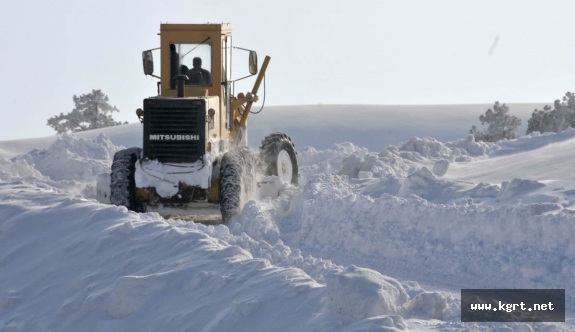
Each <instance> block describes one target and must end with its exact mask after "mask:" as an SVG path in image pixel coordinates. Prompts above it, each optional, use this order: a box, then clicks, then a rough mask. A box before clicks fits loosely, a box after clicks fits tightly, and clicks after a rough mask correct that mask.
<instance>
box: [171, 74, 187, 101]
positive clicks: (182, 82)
mask: <svg viewBox="0 0 575 332" xmlns="http://www.w3.org/2000/svg"><path fill="white" fill-rule="evenodd" d="M174 80H176V89H177V90H178V98H182V97H183V96H184V86H186V81H187V80H188V76H187V75H183V74H178V75H176V76H174Z"/></svg>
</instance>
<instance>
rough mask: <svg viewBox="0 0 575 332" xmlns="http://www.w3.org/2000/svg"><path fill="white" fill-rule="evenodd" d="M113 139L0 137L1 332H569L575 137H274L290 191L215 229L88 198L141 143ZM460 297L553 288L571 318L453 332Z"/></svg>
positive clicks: (122, 134) (274, 188) (136, 136)
mask: <svg viewBox="0 0 575 332" xmlns="http://www.w3.org/2000/svg"><path fill="white" fill-rule="evenodd" d="M309 108H310V107H301V109H298V108H297V107H296V108H295V111H296V112H298V111H306V112H307V111H309ZM322 108H326V109H327V108H328V106H322ZM511 110H512V113H513V108H511ZM337 111H338V112H341V113H342V114H343V113H345V112H346V111H347V109H345V108H341V109H337ZM480 113H481V112H479V113H478V114H480ZM429 116H430V117H432V115H429ZM254 118H255V117H254ZM312 120H313V117H312ZM392 120H393V118H392V119H391V120H389V121H388V122H387V123H386V126H393V121H392ZM314 121H315V120H314ZM253 122H255V121H253ZM253 122H252V123H250V125H254V124H253ZM330 125H334V124H333V123H332V124H325V123H323V124H322V126H324V127H323V128H326V129H327V128H329V126H330ZM469 125H470V124H469ZM309 126H310V129H309V131H308V132H307V135H308V136H307V137H311V135H312V130H313V126H312V124H309ZM334 126H335V125H334ZM450 126H452V123H450V122H449V121H445V127H444V129H445V130H451V128H449V127H450ZM122 127H124V128H122V129H118V128H116V127H114V128H106V129H102V130H97V131H94V132H85V133H81V134H78V135H62V136H58V137H56V136H54V137H49V138H42V139H29V140H24V141H16V142H15V141H7V142H0V150H1V151H2V156H3V157H2V158H1V159H0V275H1V276H2V277H1V278H0V331H98V332H104V331H136V330H138V331H139V330H152V331H198V330H200V331H230V330H236V331H248V330H250V331H251V330H255V331H264V330H265V331H309V330H319V331H366V330H369V331H372V330H373V331H401V330H415V331H429V330H437V331H440V330H441V331H458V330H468V331H492V330H502V331H503V330H506V331H533V330H537V331H554V330H567V329H573V328H574V327H575V326H574V322H573V318H574V315H573V309H574V308H575V298H574V297H573V294H574V293H573V291H574V290H575V280H573V278H571V276H572V275H573V274H574V273H575V245H573V243H572V239H571V238H572V234H573V233H574V232H575V213H573V211H574V208H573V205H574V193H575V181H574V180H575V178H573V175H572V174H573V172H572V167H571V164H572V162H571V160H573V158H575V149H573V147H574V144H575V131H574V130H568V131H565V132H562V133H559V134H546V135H538V134H534V135H529V136H525V137H521V138H519V139H517V140H511V141H502V142H499V143H495V144H492V143H489V144H487V143H481V142H474V141H473V137H472V136H470V135H467V134H466V133H465V132H463V133H462V134H461V135H459V136H455V137H453V139H452V140H451V141H450V142H446V141H445V140H442V139H438V138H431V137H426V136H425V135H424V134H423V135H422V134H421V133H420V132H417V130H411V132H410V133H409V136H408V137H405V138H404V139H403V141H398V142H395V143H394V142H389V144H387V143H386V144H385V145H383V146H381V147H380V148H373V143H372V144H371V145H370V144H365V143H366V142H368V141H371V140H372V138H373V137H372V136H370V135H371V134H369V133H366V135H365V136H363V139H359V140H357V141H354V142H353V143H351V142H345V141H344V140H341V139H339V138H341V136H345V135H342V133H341V132H337V131H335V130H334V131H332V134H331V136H329V137H324V142H326V141H327V140H332V141H333V144H332V145H331V147H329V146H328V147H325V146H322V144H323V143H322V144H318V145H315V144H314V141H313V140H309V141H307V143H308V144H306V145H311V146H305V145H304V146H301V145H299V143H297V142H298V141H297V139H298V138H297V136H296V135H295V134H292V133H291V132H287V133H288V134H289V135H290V136H291V137H292V139H294V141H295V142H296V144H298V153H299V162H300V172H301V178H300V186H299V187H298V188H294V187H292V186H290V185H289V184H287V183H284V182H283V181H281V179H279V178H277V177H275V178H274V177H266V178H261V179H260V180H263V181H265V182H266V184H265V185H264V187H263V190H260V192H259V194H260V195H259V196H258V197H256V198H254V199H252V200H249V201H247V202H246V203H245V205H244V207H243V210H242V212H241V214H240V215H239V216H238V217H236V218H235V219H234V220H232V221H231V222H230V224H229V225H227V226H226V225H218V226H206V225H201V224H194V223H190V222H185V221H182V220H177V219H169V218H168V219H166V218H163V217H162V216H160V215H159V214H158V213H156V212H150V213H142V214H138V213H134V212H130V211H128V210H126V209H125V208H124V207H116V206H111V205H106V204H100V203H98V202H97V201H96V200H94V198H95V197H96V190H98V189H102V188H95V183H96V178H97V176H98V173H104V172H109V167H110V164H111V160H112V157H113V155H114V153H115V152H116V151H118V150H119V149H121V148H122V146H137V145H138V144H139V143H136V144H131V143H133V142H139V140H140V138H141V127H140V125H139V124H137V125H127V126H122ZM370 128H371V129H373V130H376V129H377V124H372V127H370ZM397 128H403V129H405V128H404V127H401V123H399V124H398V125H397ZM438 128H440V127H439V125H438ZM274 129H277V128H274ZM371 129H370V130H371ZM299 130H300V131H304V129H302V128H300V129H299ZM270 131H273V130H270ZM326 133H327V130H326ZM250 136H251V134H250ZM439 136H440V135H439ZM304 137H305V135H304ZM394 139H397V137H396V138H394ZM122 143H126V145H124V144H122ZM368 145H369V146H368ZM461 288H565V289H566V294H567V308H568V312H567V317H568V322H567V323H553V324H551V323H531V324H526V323H461V322H460V316H459V314H460V302H459V291H460V289H461Z"/></svg>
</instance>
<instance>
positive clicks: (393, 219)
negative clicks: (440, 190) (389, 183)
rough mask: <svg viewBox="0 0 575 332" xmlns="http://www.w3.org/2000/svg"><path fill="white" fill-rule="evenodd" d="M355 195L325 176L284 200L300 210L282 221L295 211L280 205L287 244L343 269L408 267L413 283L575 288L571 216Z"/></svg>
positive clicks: (338, 180) (573, 218) (525, 208)
mask: <svg viewBox="0 0 575 332" xmlns="http://www.w3.org/2000/svg"><path fill="white" fill-rule="evenodd" d="M425 174H426V175H427V177H420V178H418V179H421V178H426V179H433V174H431V172H430V171H429V170H427V171H426V172H425ZM418 181H420V180H418ZM421 181H423V180H421ZM512 182H513V181H512ZM515 183H525V182H523V181H515ZM527 183H528V184H529V185H528V186H530V187H531V185H532V183H531V182H527ZM353 189H354V188H353V186H352V185H351V184H350V183H349V182H348V181H347V178H346V177H342V176H338V175H327V174H326V175H320V176H317V177H315V178H313V179H310V181H309V182H308V183H307V184H306V185H305V186H304V187H303V189H302V194H301V195H298V196H293V197H282V198H283V199H284V200H297V202H293V201H292V202H290V204H289V206H299V207H300V209H299V210H298V211H292V212H291V214H292V215H291V216H290V217H289V218H281V216H282V214H281V209H282V207H285V206H288V205H286V204H285V202H282V203H278V205H277V207H276V210H278V211H277V212H276V215H277V216H278V217H280V218H278V219H277V220H276V223H277V224H278V226H279V228H280V229H281V238H282V240H283V241H284V242H285V243H286V244H288V245H290V246H292V247H298V248H303V250H305V251H309V252H314V253H321V255H322V256H327V257H331V258H332V260H333V261H334V262H337V263H339V264H350V263H353V264H359V265H362V266H382V267H384V266H388V265H389V264H390V262H391V261H395V262H398V261H399V262H406V264H408V266H406V267H405V268H406V269H405V271H403V272H402V273H407V275H408V276H411V277H416V275H413V274H412V273H417V271H422V270H424V271H426V273H431V274H434V275H449V278H450V280H457V283H459V284H462V285H464V284H469V285H474V286H476V287H491V288H498V287H501V288H506V287H507V288H520V287H525V288H539V287H542V288H545V287H548V288H566V289H567V293H571V292H572V291H573V290H575V281H573V280H571V279H569V278H566V276H568V275H571V274H572V273H575V270H574V269H573V267H574V266H575V260H574V259H573V257H572V252H573V249H572V248H573V246H572V244H571V234H573V233H574V232H575V215H573V214H571V213H567V212H560V213H557V214H553V215H549V214H540V213H534V211H533V209H532V206H529V205H520V206H516V207H502V208H495V207H489V206H479V205H475V204H473V203H469V202H467V201H466V202H465V203H463V204H458V205H456V204H448V205H444V204H433V203H429V202H428V201H426V200H424V199H422V198H420V197H418V196H414V195H411V196H407V197H405V198H399V197H395V196H391V195H382V196H381V197H379V198H376V199H374V198H372V197H369V196H365V195H358V194H356V193H354V190H353ZM294 213H295V215H293V214H294ZM410 270H411V272H410ZM384 271H386V270H385V269H384ZM389 273H392V272H391V271H390V272H389ZM571 300H572V299H571Z"/></svg>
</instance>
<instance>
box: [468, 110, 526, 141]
mask: <svg viewBox="0 0 575 332" xmlns="http://www.w3.org/2000/svg"><path fill="white" fill-rule="evenodd" d="M508 113H509V107H507V106H506V105H505V104H499V102H498V101H496V102H495V104H494V105H493V109H488V110H487V111H486V112H485V114H483V115H481V116H479V120H480V121H481V124H482V125H483V124H486V123H487V124H488V125H489V126H488V127H487V132H485V133H483V132H481V131H480V130H478V129H477V127H475V126H473V127H471V130H470V131H469V133H471V134H473V136H474V137H475V140H476V141H485V142H497V141H499V140H502V139H514V138H517V134H516V131H517V128H518V127H519V126H520V125H521V119H519V118H518V117H516V116H513V115H509V114H508Z"/></svg>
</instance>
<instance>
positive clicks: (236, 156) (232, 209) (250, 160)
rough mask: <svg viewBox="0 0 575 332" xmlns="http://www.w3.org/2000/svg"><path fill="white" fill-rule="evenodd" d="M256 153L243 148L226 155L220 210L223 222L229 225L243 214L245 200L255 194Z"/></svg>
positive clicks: (222, 171)
mask: <svg viewBox="0 0 575 332" xmlns="http://www.w3.org/2000/svg"><path fill="white" fill-rule="evenodd" d="M254 162H255V157H254V153H253V152H252V151H251V150H250V149H248V148H246V147H243V148H241V149H239V150H237V151H230V152H227V153H226V154H224V156H223V157H222V160H221V164H220V209H221V212H222V222H223V223H224V224H227V223H228V222H229V221H230V220H231V219H232V218H233V217H235V216H237V215H238V214H240V212H241V204H242V201H243V199H245V198H248V197H249V196H251V195H252V194H253V191H254V190H255V188H254V179H255V172H254V169H255V168H254Z"/></svg>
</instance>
